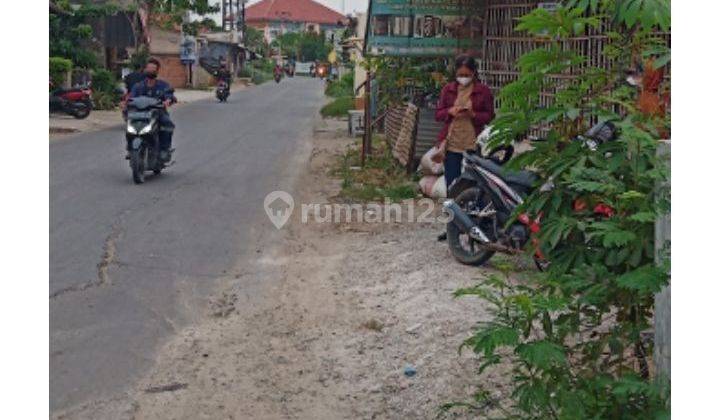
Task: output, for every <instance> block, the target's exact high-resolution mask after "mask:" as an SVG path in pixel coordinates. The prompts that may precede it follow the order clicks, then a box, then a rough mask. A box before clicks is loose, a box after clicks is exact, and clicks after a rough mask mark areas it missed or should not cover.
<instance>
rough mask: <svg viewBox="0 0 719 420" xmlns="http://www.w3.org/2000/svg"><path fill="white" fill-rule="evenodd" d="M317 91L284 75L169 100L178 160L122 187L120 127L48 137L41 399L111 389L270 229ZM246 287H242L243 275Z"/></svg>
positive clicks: (139, 367) (71, 398)
mask: <svg viewBox="0 0 719 420" xmlns="http://www.w3.org/2000/svg"><path fill="white" fill-rule="evenodd" d="M322 102H323V95H322V88H321V84H320V82H319V81H318V80H316V79H306V78H299V77H297V78H293V79H284V80H283V81H282V82H281V83H280V84H275V83H274V82H271V83H266V84H264V85H261V86H257V87H252V88H248V89H245V90H243V91H238V92H233V93H232V95H231V96H230V98H229V102H228V103H226V104H220V103H217V102H215V101H202V102H196V103H193V104H188V105H185V106H183V107H179V108H177V109H176V110H174V111H172V118H173V120H174V121H175V124H176V125H177V129H176V132H175V137H174V147H175V148H176V149H177V150H176V153H175V156H174V157H175V159H176V161H177V163H176V164H175V165H174V166H172V167H170V168H169V169H168V170H167V171H166V173H163V174H162V175H160V176H157V177H155V176H151V175H148V177H147V180H146V182H145V184H143V185H134V184H133V183H132V180H131V178H130V171H129V167H128V165H127V162H126V161H125V160H124V138H123V133H122V128H115V129H111V130H104V131H100V132H95V133H87V134H82V135H78V136H75V137H72V138H66V139H62V140H58V141H55V142H52V143H51V144H50V409H51V411H53V412H54V411H56V410H62V409H66V408H68V407H73V406H77V405H80V404H83V403H86V402H88V401H101V400H106V399H112V398H115V397H116V396H117V395H119V394H121V393H122V392H124V391H125V390H127V388H128V387H130V386H131V385H132V384H133V383H134V382H135V381H136V380H137V379H138V378H139V377H140V376H141V375H142V373H143V372H144V371H146V370H147V369H148V368H149V367H150V366H151V365H152V363H153V357H154V354H155V353H156V351H157V349H158V347H159V346H160V345H161V344H162V343H163V341H164V340H165V339H167V338H168V336H170V335H171V334H173V332H175V331H177V330H178V329H179V328H181V327H182V326H184V325H187V323H190V322H193V320H196V319H198V317H200V316H202V314H206V311H207V309H208V297H209V296H210V295H211V294H212V292H213V289H214V288H215V287H216V286H217V284H218V282H219V281H220V280H221V279H222V278H223V277H226V276H231V275H233V274H234V272H233V271H232V270H233V269H236V268H237V267H238V266H241V265H242V261H243V259H248V258H253V255H254V253H255V252H257V250H256V249H255V248H256V247H257V246H258V244H259V243H260V242H261V241H262V240H263V237H264V240H267V236H268V235H272V233H271V231H272V230H273V229H274V227H272V225H271V224H270V223H269V221H268V220H267V218H266V216H265V214H264V210H263V200H264V197H265V195H266V194H267V193H268V192H270V191H273V190H275V189H284V188H290V185H291V183H292V180H293V178H294V176H295V175H296V172H297V170H298V168H299V165H300V163H301V160H302V158H303V156H304V157H306V155H307V154H308V151H309V150H308V147H309V146H308V145H309V135H310V133H311V126H312V121H313V119H314V118H315V117H316V115H317V112H318V109H319V107H320V105H321V103H322ZM248 287H252V286H251V285H248Z"/></svg>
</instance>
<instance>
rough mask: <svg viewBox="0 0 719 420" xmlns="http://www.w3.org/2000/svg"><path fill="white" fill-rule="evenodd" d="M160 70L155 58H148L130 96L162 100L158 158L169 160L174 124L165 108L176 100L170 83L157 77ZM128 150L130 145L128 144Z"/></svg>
mask: <svg viewBox="0 0 719 420" xmlns="http://www.w3.org/2000/svg"><path fill="white" fill-rule="evenodd" d="M159 70H160V62H159V61H158V60H157V59H155V58H150V59H149V60H147V64H145V79H144V80H142V81H140V82H138V83H135V85H134V86H133V87H132V90H131V91H130V98H135V97H138V96H149V97H152V98H157V99H160V100H162V103H163V104H164V105H165V110H164V111H163V113H162V114H161V115H160V119H159V122H160V133H159V136H160V159H161V160H162V161H164V162H169V161H170V158H171V150H170V148H171V146H172V133H173V131H174V130H175V124H174V123H173V122H172V120H171V119H170V114H169V113H168V112H167V109H168V108H169V107H170V105H172V104H174V103H176V102H177V99H176V98H175V95H174V94H173V93H172V91H171V87H170V84H169V83H167V82H166V81H164V80H159V79H158V78H157V72H158V71H159ZM127 150H128V152H129V150H130V147H129V145H128V148H127Z"/></svg>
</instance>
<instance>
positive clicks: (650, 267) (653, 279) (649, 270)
mask: <svg viewBox="0 0 719 420" xmlns="http://www.w3.org/2000/svg"><path fill="white" fill-rule="evenodd" d="M666 282H667V274H666V273H664V272H662V271H661V270H660V269H659V268H658V267H656V266H655V265H654V264H647V265H644V266H641V267H639V268H637V269H635V270H633V271H629V272H627V273H624V274H622V275H621V276H619V277H617V279H616V283H617V285H619V286H620V287H623V288H625V289H630V290H636V291H638V292H642V293H656V292H658V291H659V290H661V288H662V286H664V285H665V284H666Z"/></svg>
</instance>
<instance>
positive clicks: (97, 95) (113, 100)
mask: <svg viewBox="0 0 719 420" xmlns="http://www.w3.org/2000/svg"><path fill="white" fill-rule="evenodd" d="M116 89H117V80H116V79H115V75H113V74H112V72H110V71H108V70H104V69H98V70H95V71H94V72H92V99H93V102H94V103H95V108H96V109H115V107H116V106H117V104H118V103H119V102H120V95H119V94H118V93H116V92H115V90H116Z"/></svg>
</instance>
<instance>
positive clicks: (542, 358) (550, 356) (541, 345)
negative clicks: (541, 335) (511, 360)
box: [517, 341, 567, 370]
mask: <svg viewBox="0 0 719 420" xmlns="http://www.w3.org/2000/svg"><path fill="white" fill-rule="evenodd" d="M517 354H518V355H519V357H520V358H522V360H524V361H526V362H527V363H529V364H531V365H532V366H536V367H538V368H539V369H542V370H547V369H549V368H551V367H552V366H554V365H564V364H565V363H566V361H567V359H566V356H565V354H564V348H563V347H561V346H559V345H557V344H555V343H551V342H549V341H534V342H530V343H525V344H521V345H519V346H518V347H517Z"/></svg>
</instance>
